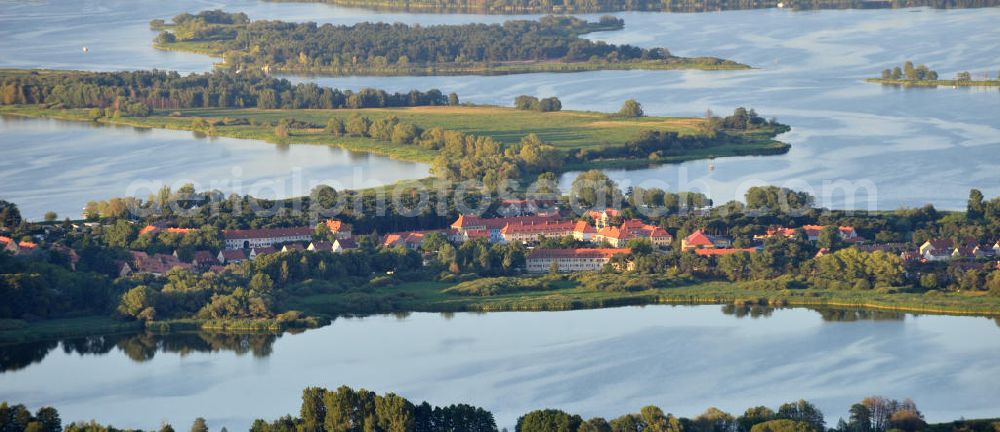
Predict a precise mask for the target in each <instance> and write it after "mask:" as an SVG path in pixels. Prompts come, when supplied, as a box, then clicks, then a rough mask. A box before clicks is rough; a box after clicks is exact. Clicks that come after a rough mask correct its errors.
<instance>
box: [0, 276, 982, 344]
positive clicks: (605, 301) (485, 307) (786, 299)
mask: <svg viewBox="0 0 1000 432" xmlns="http://www.w3.org/2000/svg"><path fill="white" fill-rule="evenodd" d="M413 284H414V285H416V284H424V285H426V284H428V283H420V282H417V283H413ZM430 284H432V285H435V286H436V287H437V286H439V285H442V284H441V283H430ZM397 288H403V287H397ZM403 289H404V291H405V290H406V289H407V288H403ZM418 290H419V289H417V290H412V289H411V291H412V292H416V291H418ZM677 291H679V292H677ZM383 294H387V295H391V293H385V292H383ZM580 294H591V295H589V296H588V295H580ZM851 294H858V292H854V291H848V292H838V291H831V290H817V289H811V288H807V289H802V290H782V291H766V290H752V289H743V288H740V287H739V284H738V283H733V282H702V283H697V284H694V285H691V286H681V287H674V288H661V289H656V290H648V291H639V292H613V293H609V292H595V291H589V292H585V291H579V290H576V291H574V289H572V288H571V289H559V290H552V291H529V292H519V293H514V294H513V295H498V296H494V298H490V296H488V297H477V296H462V295H457V294H455V295H448V296H447V297H448V301H435V300H433V299H423V301H421V299H416V300H415V301H416V302H417V303H413V304H409V305H407V306H409V307H404V308H398V309H397V308H384V309H377V310H371V311H360V310H354V311H348V310H344V309H341V308H340V307H338V305H337V303H336V301H335V300H337V299H336V298H329V297H330V296H337V295H335V294H334V295H331V294H315V295H311V296H306V297H300V298H296V299H294V300H292V301H291V302H290V303H291V305H292V306H293V307H301V309H303V311H304V312H305V313H306V314H307V315H308V318H303V319H301V320H299V321H296V322H290V323H284V324H283V323H279V322H278V320H276V319H266V320H256V321H248V320H234V321H213V320H205V319H171V320H162V321H151V322H148V323H143V322H141V321H119V320H117V319H115V318H113V317H110V316H100V315H93V316H85V317H77V318H57V319H52V320H43V321H38V322H33V323H24V324H23V327H21V328H16V329H4V330H0V347H2V346H11V345H18V344H24V343H32V342H43V341H54V340H61V339H68V338H77V337H91V336H104V335H112V334H123V333H133V332H135V333H138V332H148V333H152V334H175V333H183V332H192V331H196V332H206V333H212V334H246V333H250V334H264V333H268V334H274V333H279V334H280V333H284V332H286V331H293V330H309V329H315V328H322V327H325V326H327V325H330V324H332V323H333V322H334V321H335V318H336V317H340V316H369V315H385V314H394V313H500V312H566V311H574V310H595V309H608V308H616V307H627V306H660V305H662V306H713V305H717V306H725V305H733V306H736V307H767V308H775V309H782V308H805V309H816V308H830V309H839V310H864V311H881V312H896V313H903V314H913V315H939V316H954V317H982V318H993V319H997V318H1000V309H995V308H991V307H989V306H988V305H982V306H979V307H973V308H964V307H963V306H976V303H977V302H976V299H977V297H972V296H961V295H942V296H941V297H930V298H929V299H941V298H946V299H950V300H953V301H955V300H957V302H958V303H966V304H964V305H963V304H954V305H953V306H950V307H949V306H946V305H942V304H936V305H927V306H920V305H917V304H907V303H906V301H907V300H909V301H913V300H915V299H914V298H913V297H916V296H920V297H924V296H923V295H917V294H907V293H897V294H879V293H861V294H863V296H866V297H869V298H867V299H865V298H854V299H852V296H851ZM601 295H604V296H603V297H600V298H595V297H596V296H601ZM882 296H907V298H905V299H901V300H903V302H900V303H896V304H893V301H892V300H891V299H887V298H883V297H882ZM331 300H334V301H331ZM997 301H998V302H1000V299H997ZM326 308H329V309H326ZM310 309H311V310H310ZM324 309H326V310H324ZM9 321H19V320H9Z"/></svg>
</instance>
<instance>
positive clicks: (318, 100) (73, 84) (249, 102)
mask: <svg viewBox="0 0 1000 432" xmlns="http://www.w3.org/2000/svg"><path fill="white" fill-rule="evenodd" d="M0 104H3V105H13V104H45V105H49V106H53V107H65V108H111V110H110V112H114V113H119V114H120V115H122V116H144V115H149V114H150V109H176V108H201V107H218V108H262V109H279V108H280V109H302V108H324V109H335V108H382V107H402V106H423V105H447V104H448V97H447V96H445V95H444V94H442V93H441V92H440V91H438V90H430V91H426V92H421V91H417V90H413V91H410V92H408V93H391V94H390V93H387V92H385V91H384V90H377V89H362V90H360V91H358V92H353V91H351V90H344V91H341V90H338V89H335V88H329V87H320V86H318V85H316V84H313V83H300V84H294V85H293V84H292V83H291V82H290V81H288V80H286V79H281V78H273V77H269V76H267V75H265V74H261V73H249V72H247V73H238V74H237V73H231V72H221V71H217V72H211V73H203V74H190V75H181V74H179V73H177V72H166V71H159V70H150V71H133V72H77V71H65V72H63V71H20V70H17V71H15V70H0Z"/></svg>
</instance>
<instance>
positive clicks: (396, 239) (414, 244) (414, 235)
mask: <svg viewBox="0 0 1000 432" xmlns="http://www.w3.org/2000/svg"><path fill="white" fill-rule="evenodd" d="M435 232H440V231H408V232H399V233H389V234H386V235H385V236H384V237H382V247H387V248H391V247H396V246H403V247H405V248H407V249H411V250H418V249H420V246H421V245H423V244H424V238H425V237H427V236H428V235H430V234H432V233H435Z"/></svg>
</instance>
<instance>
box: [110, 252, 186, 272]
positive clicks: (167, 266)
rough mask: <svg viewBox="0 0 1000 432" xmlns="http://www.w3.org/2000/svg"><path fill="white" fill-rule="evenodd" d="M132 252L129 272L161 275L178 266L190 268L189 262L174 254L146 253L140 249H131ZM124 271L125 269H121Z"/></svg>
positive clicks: (183, 268) (184, 268)
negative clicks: (131, 265)
mask: <svg viewBox="0 0 1000 432" xmlns="http://www.w3.org/2000/svg"><path fill="white" fill-rule="evenodd" d="M131 254H132V264H133V265H134V267H133V268H131V269H130V270H129V273H131V272H135V273H149V274H153V275H163V274H165V273H167V272H169V271H170V270H173V269H175V268H179V269H182V270H191V264H189V263H185V262H181V260H180V259H178V258H177V257H176V256H174V255H169V254H152V255H150V254H147V253H146V252H142V251H131ZM122 271H125V269H122Z"/></svg>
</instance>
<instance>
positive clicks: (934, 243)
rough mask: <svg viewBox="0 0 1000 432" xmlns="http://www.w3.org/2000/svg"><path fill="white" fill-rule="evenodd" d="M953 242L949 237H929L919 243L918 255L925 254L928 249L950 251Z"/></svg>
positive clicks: (953, 244)
mask: <svg viewBox="0 0 1000 432" xmlns="http://www.w3.org/2000/svg"><path fill="white" fill-rule="evenodd" d="M954 246H955V243H954V242H953V241H951V240H949V239H930V240H927V241H925V242H924V243H923V244H922V245H920V255H922V256H927V254H928V252H930V251H935V250H936V251H938V252H939V253H940V252H941V251H947V252H948V253H951V250H952V249H953V248H954Z"/></svg>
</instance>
